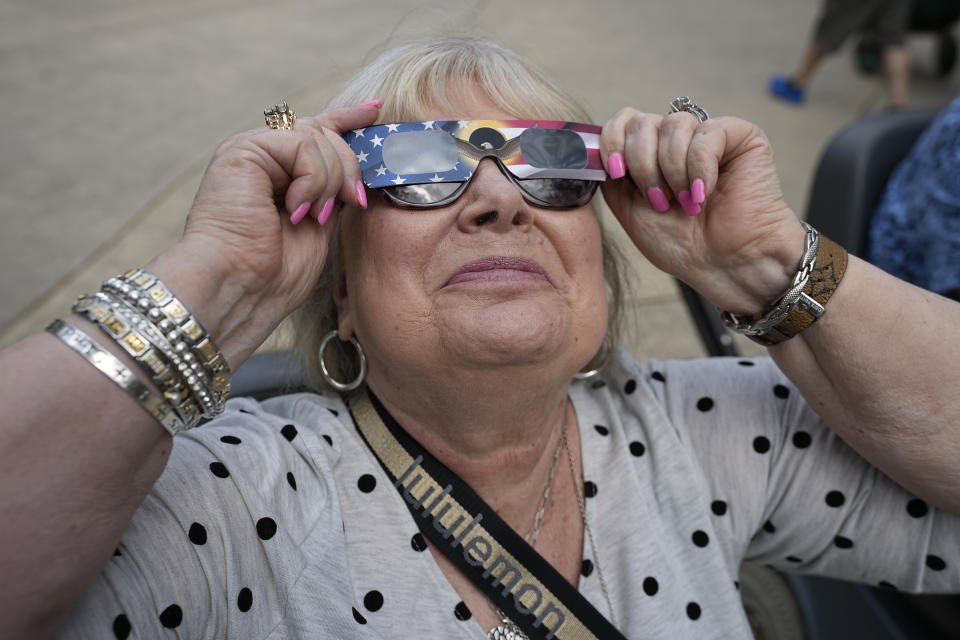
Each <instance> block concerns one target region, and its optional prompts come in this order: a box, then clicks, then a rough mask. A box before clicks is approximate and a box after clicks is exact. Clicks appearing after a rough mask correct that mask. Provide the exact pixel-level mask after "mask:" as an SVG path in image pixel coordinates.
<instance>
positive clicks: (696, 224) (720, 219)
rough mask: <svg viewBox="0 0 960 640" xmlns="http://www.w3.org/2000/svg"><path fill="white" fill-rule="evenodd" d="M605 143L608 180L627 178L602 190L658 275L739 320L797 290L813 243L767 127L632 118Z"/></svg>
mask: <svg viewBox="0 0 960 640" xmlns="http://www.w3.org/2000/svg"><path fill="white" fill-rule="evenodd" d="M600 137H601V152H602V154H603V157H604V161H605V163H606V165H607V171H608V173H610V175H611V177H612V178H617V177H620V176H622V177H621V179H613V180H608V181H607V182H605V183H603V187H602V189H603V195H604V198H605V199H606V201H607V204H608V205H609V206H610V208H611V209H612V210H613V213H614V215H615V216H616V217H617V219H618V220H619V221H620V224H621V225H623V228H624V229H625V230H626V232H627V235H628V236H629V237H630V238H631V240H633V242H634V244H635V245H636V246H637V248H638V249H640V251H641V252H642V253H643V254H644V256H646V257H647V259H648V260H650V262H651V263H653V264H654V266H656V267H657V268H659V269H661V270H662V271H665V272H666V273H668V274H670V275H672V276H675V277H677V278H679V279H681V280H683V281H684V282H686V283H687V284H689V285H690V286H692V287H693V288H694V289H696V290H697V291H699V292H700V293H701V294H702V295H704V296H705V297H706V298H707V299H709V300H710V301H711V302H713V303H714V304H716V305H717V306H718V307H720V308H722V309H725V310H729V311H734V312H737V313H756V312H758V311H761V310H762V309H764V308H765V307H767V306H768V305H769V304H770V303H771V302H773V301H774V300H776V299H777V298H778V297H780V296H781V295H782V294H783V292H784V291H785V290H786V289H788V288H789V285H790V282H791V280H792V278H793V276H794V275H795V273H796V271H797V268H798V267H799V264H800V261H801V257H802V255H803V251H804V242H805V238H806V233H805V231H804V229H803V228H802V227H801V226H800V224H799V221H798V219H797V217H796V215H795V214H794V213H793V211H791V209H790V208H789V207H788V206H787V204H786V202H784V199H783V192H782V191H781V188H780V181H779V179H778V177H777V173H776V167H775V166H774V163H773V153H772V151H771V149H770V143H769V141H768V140H767V137H766V135H765V134H764V133H763V131H761V130H760V128H759V127H757V126H756V125H753V124H750V123H749V122H746V121H744V120H740V119H737V118H730V117H723V118H715V119H710V120H707V121H706V122H702V123H701V122H700V121H699V120H698V119H697V117H696V116H694V115H693V114H691V113H687V112H679V113H672V114H670V115H668V116H661V115H657V114H650V113H641V112H639V111H637V110H636V109H632V108H624V109H621V110H620V111H618V112H617V113H616V114H614V116H613V117H612V118H611V119H610V120H609V121H608V122H607V123H606V124H605V125H604V126H603V132H602V134H601V136H600ZM616 154H619V158H618V157H617V155H616ZM624 165H625V166H624ZM624 172H625V175H624Z"/></svg>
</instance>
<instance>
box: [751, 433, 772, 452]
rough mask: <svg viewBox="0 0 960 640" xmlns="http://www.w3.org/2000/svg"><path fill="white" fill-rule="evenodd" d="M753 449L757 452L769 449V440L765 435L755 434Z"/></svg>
mask: <svg viewBox="0 0 960 640" xmlns="http://www.w3.org/2000/svg"><path fill="white" fill-rule="evenodd" d="M753 450H754V451H756V452H757V453H766V452H767V451H770V440H769V439H767V438H766V436H757V437H756V438H754V439H753Z"/></svg>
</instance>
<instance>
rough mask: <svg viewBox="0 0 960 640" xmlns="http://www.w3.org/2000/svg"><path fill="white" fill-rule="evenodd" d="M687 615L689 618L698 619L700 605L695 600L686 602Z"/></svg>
mask: <svg viewBox="0 0 960 640" xmlns="http://www.w3.org/2000/svg"><path fill="white" fill-rule="evenodd" d="M687 617H688V618H690V619H691V620H699V619H700V605H699V604H697V603H696V602H690V603H687Z"/></svg>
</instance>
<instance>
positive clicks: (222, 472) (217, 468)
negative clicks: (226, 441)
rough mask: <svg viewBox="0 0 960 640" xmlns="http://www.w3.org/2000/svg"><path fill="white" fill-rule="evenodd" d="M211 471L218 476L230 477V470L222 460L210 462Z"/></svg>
mask: <svg viewBox="0 0 960 640" xmlns="http://www.w3.org/2000/svg"><path fill="white" fill-rule="evenodd" d="M210 473H212V474H213V475H215V476H217V477H218V478H229V477H230V472H229V471H227V468H226V467H225V466H223V463H222V462H211V463H210Z"/></svg>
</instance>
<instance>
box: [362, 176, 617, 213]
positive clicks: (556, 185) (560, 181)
mask: <svg viewBox="0 0 960 640" xmlns="http://www.w3.org/2000/svg"><path fill="white" fill-rule="evenodd" d="M510 181H511V182H512V183H513V184H515V185H516V186H517V188H519V189H520V192H521V193H522V194H523V197H524V199H525V200H526V201H527V202H529V203H530V204H532V205H535V206H538V207H544V208H547V209H572V208H574V207H579V206H581V205H584V204H586V203H587V202H589V201H590V199H591V198H592V197H593V194H594V192H595V191H596V189H597V184H598V183H597V182H595V181H593V180H572V179H570V178H531V179H529V180H520V179H517V178H511V179H510ZM466 185H467V183H466V182H437V183H431V184H402V185H398V186H395V187H382V188H380V189H377V191H381V192H383V194H384V195H385V196H386V197H387V200H389V201H390V202H392V203H393V204H395V205H398V206H401V207H407V208H410V209H429V208H434V207H445V206H447V205H448V204H451V203H453V202H455V201H456V200H457V198H459V197H460V196H461V195H462V194H463V192H464V191H466Z"/></svg>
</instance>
